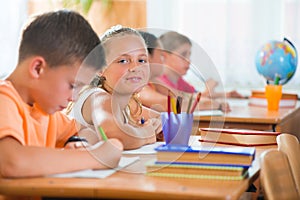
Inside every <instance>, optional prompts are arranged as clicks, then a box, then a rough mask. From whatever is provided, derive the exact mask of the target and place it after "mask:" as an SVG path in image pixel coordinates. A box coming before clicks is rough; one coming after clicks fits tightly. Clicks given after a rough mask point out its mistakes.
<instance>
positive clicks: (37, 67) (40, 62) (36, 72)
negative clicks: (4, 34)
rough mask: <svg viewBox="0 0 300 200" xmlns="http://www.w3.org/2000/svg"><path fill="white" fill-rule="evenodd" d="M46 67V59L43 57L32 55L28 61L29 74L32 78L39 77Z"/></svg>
mask: <svg viewBox="0 0 300 200" xmlns="http://www.w3.org/2000/svg"><path fill="white" fill-rule="evenodd" d="M45 67H46V61H45V59H44V58H43V57H40V56H37V57H34V58H33V59H32V61H31V63H30V69H29V71H30V75H31V76H32V77H34V78H39V77H40V75H41V74H42V73H43V71H44V69H45Z"/></svg>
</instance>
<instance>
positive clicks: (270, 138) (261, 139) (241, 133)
mask: <svg viewBox="0 0 300 200" xmlns="http://www.w3.org/2000/svg"><path fill="white" fill-rule="evenodd" d="M200 134H201V139H200V142H212V143H219V144H229V145H237V146H265V145H277V142H276V137H277V136H278V135H279V134H280V132H271V131H257V130H247V129H218V128H200Z"/></svg>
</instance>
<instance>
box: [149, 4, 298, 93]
mask: <svg viewBox="0 0 300 200" xmlns="http://www.w3.org/2000/svg"><path fill="white" fill-rule="evenodd" d="M147 3H148V4H147V6H148V10H147V19H148V21H147V22H148V27H155V28H159V29H171V30H175V31H178V32H180V33H182V34H185V35H187V36H188V37H190V39H191V40H192V41H194V42H195V43H196V44H198V45H199V46H200V47H202V48H203V49H204V50H205V51H206V52H207V54H208V56H209V57H210V58H211V59H212V61H213V63H214V64H215V67H216V68H217V71H218V72H219V75H220V76H221V79H222V82H223V84H224V85H225V86H226V87H227V88H232V89H235V88H262V87H264V84H265V80H264V79H263V78H262V77H261V76H260V75H259V74H258V73H257V71H256V66H255V56H256V53H257V51H258V49H259V48H260V47H261V46H262V44H264V43H266V42H268V41H270V40H282V39H283V37H287V38H288V39H290V40H291V41H292V42H293V43H294V45H295V46H296V48H297V49H298V51H300V26H299V24H300V0H148V1H147ZM192 51H193V50H192ZM192 56H196V57H197V55H195V54H194V52H192ZM192 62H193V58H192ZM298 68H300V67H299V66H298ZM284 88H287V89H291V90H299V89H300V69H298V70H297V72H296V74H295V76H294V77H293V78H292V80H291V81H290V82H289V83H287V84H286V85H284Z"/></svg>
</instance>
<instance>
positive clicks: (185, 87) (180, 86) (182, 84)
mask: <svg viewBox="0 0 300 200" xmlns="http://www.w3.org/2000/svg"><path fill="white" fill-rule="evenodd" d="M159 80H161V81H162V82H163V83H164V84H166V85H167V86H169V87H172V88H174V89H176V90H180V91H183V92H188V93H194V92H196V90H195V88H194V87H193V86H192V85H191V84H189V83H188V82H186V81H185V80H183V78H181V77H180V78H179V79H178V81H177V83H173V82H172V81H170V79H169V78H168V77H167V76H166V75H165V74H164V75H162V76H161V77H159Z"/></svg>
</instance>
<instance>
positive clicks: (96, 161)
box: [0, 137, 123, 178]
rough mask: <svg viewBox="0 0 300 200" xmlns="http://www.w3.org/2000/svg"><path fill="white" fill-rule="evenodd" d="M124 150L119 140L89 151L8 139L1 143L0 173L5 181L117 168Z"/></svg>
mask: <svg viewBox="0 0 300 200" xmlns="http://www.w3.org/2000/svg"><path fill="white" fill-rule="evenodd" d="M122 150H123V148H122V144H121V143H120V142H119V141H118V140H116V139H110V140H108V141H107V142H105V143H103V144H102V145H100V146H99V147H97V148H96V149H93V150H90V151H87V150H86V149H81V150H75V149H71V150H62V149H54V148H45V147H34V146H23V145H21V144H20V143H19V142H18V141H17V140H16V139H14V138H12V137H5V138H2V139H1V140H0V152H1V154H0V173H1V177H11V178H13V177H15V178H16V177H34V176H43V175H50V174H56V173H65V172H71V171H76V170H83V169H105V168H114V167H116V166H117V165H118V163H119V160H120V157H121V154H122Z"/></svg>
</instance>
